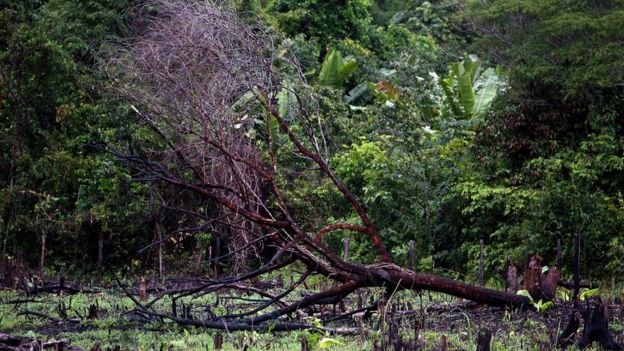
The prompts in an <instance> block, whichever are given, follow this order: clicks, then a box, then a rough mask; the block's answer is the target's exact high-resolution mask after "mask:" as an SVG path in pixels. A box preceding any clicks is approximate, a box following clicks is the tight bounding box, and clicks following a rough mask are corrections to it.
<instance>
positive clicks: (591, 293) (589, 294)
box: [581, 288, 600, 301]
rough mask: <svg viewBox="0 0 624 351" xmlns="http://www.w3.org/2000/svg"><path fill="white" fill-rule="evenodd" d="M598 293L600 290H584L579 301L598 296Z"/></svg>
mask: <svg viewBox="0 0 624 351" xmlns="http://www.w3.org/2000/svg"><path fill="white" fill-rule="evenodd" d="M599 292H600V289H598V288H596V289H591V290H585V291H583V292H582V293H581V301H585V300H587V299H589V298H591V297H593V296H596V295H598V293H599Z"/></svg>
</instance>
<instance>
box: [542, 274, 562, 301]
mask: <svg viewBox="0 0 624 351" xmlns="http://www.w3.org/2000/svg"><path fill="white" fill-rule="evenodd" d="M559 278H561V272H559V269H558V268H556V267H553V268H551V269H549V270H548V273H547V274H546V275H545V276H544V277H543V278H542V286H541V296H540V298H541V299H543V300H545V301H551V300H555V299H556V298H557V284H558V283H559Z"/></svg>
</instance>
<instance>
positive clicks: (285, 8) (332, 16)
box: [267, 0, 371, 47]
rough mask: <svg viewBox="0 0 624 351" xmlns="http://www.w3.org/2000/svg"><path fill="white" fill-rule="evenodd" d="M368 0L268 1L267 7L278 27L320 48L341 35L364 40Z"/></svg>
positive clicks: (368, 15) (369, 20) (369, 18)
mask: <svg viewBox="0 0 624 351" xmlns="http://www.w3.org/2000/svg"><path fill="white" fill-rule="evenodd" d="M368 6H369V0H342V1H323V0H305V1H299V0H271V1H270V2H269V4H268V6H267V11H268V13H269V14H270V15H272V16H275V20H276V21H277V25H278V27H279V29H280V30H281V31H282V32H283V33H284V34H286V35H288V36H291V37H294V36H295V35H297V34H299V33H303V34H305V36H306V37H307V38H311V39H317V40H319V41H320V43H321V47H327V46H328V45H329V44H330V43H332V42H334V41H336V40H341V39H344V38H353V39H356V40H365V39H366V32H367V27H368V26H369V24H370V22H371V16H370V13H369V10H368Z"/></svg>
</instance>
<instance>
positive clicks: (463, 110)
mask: <svg viewBox="0 0 624 351" xmlns="http://www.w3.org/2000/svg"><path fill="white" fill-rule="evenodd" d="M481 66H482V63H481V61H479V59H477V58H476V57H474V56H470V57H469V58H467V59H465V60H463V61H461V62H456V63H454V64H452V65H451V66H450V69H449V75H448V77H447V78H445V79H442V80H440V81H439V83H440V86H441V87H442V91H443V92H444V95H445V100H444V106H448V108H449V109H450V111H451V112H452V113H453V114H455V116H456V117H458V118H464V119H470V118H477V119H483V117H484V116H485V114H486V113H487V112H488V109H489V108H490V106H491V105H492V102H493V101H494V98H495V97H496V95H497V93H498V91H499V89H500V88H501V86H502V84H503V82H502V78H501V72H500V71H495V70H494V69H493V68H491V67H490V68H486V69H483V68H482V67H481ZM443 113H444V112H443Z"/></svg>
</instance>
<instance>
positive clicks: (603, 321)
mask: <svg viewBox="0 0 624 351" xmlns="http://www.w3.org/2000/svg"><path fill="white" fill-rule="evenodd" d="M593 342H597V343H598V344H600V346H601V347H602V348H603V349H604V350H615V351H622V350H624V347H622V346H621V345H619V344H618V343H617V342H615V339H613V335H612V334H611V332H610V331H609V317H608V311H606V306H605V305H603V304H602V303H600V304H598V305H596V307H594V309H593V311H592V310H591V309H590V308H589V307H588V308H587V311H585V327H584V328H583V335H582V336H581V340H580V341H579V347H580V348H586V347H588V346H590V345H591V344H592V343H593Z"/></svg>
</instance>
